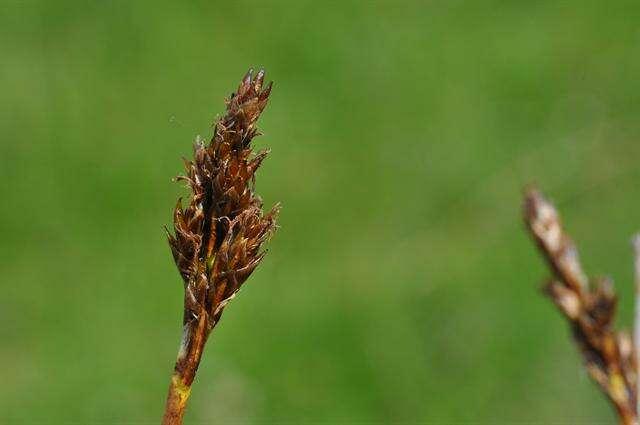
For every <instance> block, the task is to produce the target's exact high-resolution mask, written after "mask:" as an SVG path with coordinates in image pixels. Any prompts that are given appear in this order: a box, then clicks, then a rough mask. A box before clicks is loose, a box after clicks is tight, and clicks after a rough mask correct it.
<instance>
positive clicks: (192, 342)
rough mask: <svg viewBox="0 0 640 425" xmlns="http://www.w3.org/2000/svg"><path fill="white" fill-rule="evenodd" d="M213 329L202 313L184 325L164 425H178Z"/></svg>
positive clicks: (204, 312)
mask: <svg viewBox="0 0 640 425" xmlns="http://www.w3.org/2000/svg"><path fill="white" fill-rule="evenodd" d="M211 329H213V326H212V325H211V324H210V322H209V316H208V314H207V312H206V311H205V310H204V309H202V310H201V311H200V314H199V317H198V318H197V319H194V320H191V321H189V322H187V323H186V324H185V325H184V330H183V334H182V342H181V344H180V351H179V352H178V359H177V360H176V366H175V369H174V372H173V375H171V382H170V384H169V394H168V395H167V404H166V408H165V412H164V417H163V419H162V424H163V425H181V424H182V418H183V417H184V412H185V409H186V406H187V400H189V395H190V394H191V385H192V384H193V380H194V379H195V377H196V372H197V371H198V365H199V364H200V359H201V358H202V351H203V350H204V345H205V343H206V342H207V338H208V337H209V333H210V332H211Z"/></svg>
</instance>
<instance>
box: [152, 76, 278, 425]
mask: <svg viewBox="0 0 640 425" xmlns="http://www.w3.org/2000/svg"><path fill="white" fill-rule="evenodd" d="M263 82H264V71H262V70H261V71H260V72H258V74H257V75H256V76H255V77H253V72H252V70H249V72H248V73H247V74H246V76H245V77H244V78H243V79H242V82H241V83H240V86H239V87H238V90H237V91H236V92H235V93H233V94H232V95H231V97H230V98H229V99H228V100H227V101H226V105H227V111H226V114H225V115H224V116H223V117H222V118H220V119H218V120H217V122H216V124H215V128H214V135H213V138H212V139H211V141H210V142H209V143H208V144H206V145H205V143H204V142H203V141H202V140H201V139H200V138H199V137H198V138H197V139H196V142H195V145H194V159H193V161H189V160H185V161H184V162H185V168H186V175H185V176H179V177H178V178H177V179H178V180H183V181H185V182H187V184H188V186H189V188H190V189H191V192H192V197H191V200H190V202H189V204H188V206H187V207H186V208H183V207H182V200H181V199H178V204H177V205H176V208H175V211H174V214H173V229H174V234H173V235H172V234H171V233H170V232H168V231H167V237H168V239H169V245H170V246H171V252H172V253H173V258H174V260H175V263H176V265H177V267H178V271H179V272H180V275H181V276H182V280H183V281H184V318H183V325H184V329H183V336H182V343H181V345H180V351H179V353H178V359H177V361H176V365H175V371H174V373H173V376H172V378H171V384H170V386H169V395H168V397H167V406H166V411H165V415H164V419H163V424H165V425H169V424H172V425H174V424H181V423H182V418H183V415H184V410H185V405H186V402H187V399H188V397H189V394H190V391H191V385H192V383H193V380H194V378H195V374H196V371H197V370H198V365H199V363H200V358H201V356H202V351H203V349H204V345H205V343H206V341H207V338H208V336H209V334H210V332H211V330H212V329H213V328H214V327H215V325H216V324H217V323H218V321H219V320H220V316H221V315H222V312H223V310H224V307H225V306H226V305H227V303H228V302H229V301H230V300H231V299H232V298H233V297H234V296H235V294H236V293H237V292H238V290H239V289H240V287H241V286H242V284H243V283H244V282H245V281H246V280H247V278H248V277H249V275H251V273H252V272H253V271H254V270H255V268H256V267H257V266H258V264H260V261H261V260H262V258H263V257H264V255H265V251H262V250H261V247H262V244H263V243H264V242H265V241H266V240H267V239H268V238H269V237H270V236H271V234H272V233H273V231H274V230H275V228H276V224H275V220H276V215H277V213H278V210H279V206H278V205H276V206H275V207H274V208H273V209H272V210H271V211H270V212H269V213H267V214H265V213H264V212H263V210H262V199H260V197H259V196H258V195H256V194H255V192H254V186H255V173H256V170H257V169H258V168H259V167H260V164H261V163H262V161H263V160H264V158H265V157H266V156H267V153H268V152H267V151H266V150H263V151H261V152H260V153H258V154H254V153H253V151H252V149H251V141H252V139H253V138H254V137H256V136H258V135H259V133H258V130H257V128H256V121H257V120H258V117H259V116H260V113H261V112H262V111H263V109H264V108H265V106H266V105H267V100H268V97H269V93H270V92H271V83H269V85H267V86H266V87H265V88H263Z"/></svg>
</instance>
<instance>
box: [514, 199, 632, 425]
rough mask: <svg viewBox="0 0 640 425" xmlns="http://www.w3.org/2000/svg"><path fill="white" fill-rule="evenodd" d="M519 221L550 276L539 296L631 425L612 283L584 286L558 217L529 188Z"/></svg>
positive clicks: (627, 341)
mask: <svg viewBox="0 0 640 425" xmlns="http://www.w3.org/2000/svg"><path fill="white" fill-rule="evenodd" d="M524 219H525V223H526V225H527V227H528V229H529V232H530V233H531V235H532V236H533V238H534V239H535V241H536V243H537V244H538V247H539V248H540V251H541V252H542V254H543V255H544V256H545V258H546V260H547V262H548V264H549V267H550V269H551V271H552V273H553V278H551V279H550V280H549V282H548V283H547V285H546V287H545V292H546V294H547V295H548V296H549V297H550V298H551V300H552V301H553V302H554V303H555V304H556V306H557V307H558V309H559V310H560V311H561V312H562V314H563V315H564V316H565V318H566V319H567V321H568V322H569V325H570V327H571V330H572V333H573V337H574V339H575V341H576V343H577V345H578V347H579V348H580V352H581V354H582V358H583V361H584V363H585V366H586V368H587V371H588V372H589V375H590V376H591V378H592V379H593V380H594V381H595V382H597V383H598V385H599V386H600V388H601V389H602V391H603V392H604V393H605V394H606V395H607V397H608V398H609V400H610V401H611V403H612V404H613V406H614V407H615V409H616V412H617V413H618V417H619V420H620V423H621V424H625V425H630V424H637V420H638V419H637V418H638V416H637V411H636V362H635V356H634V348H633V344H632V341H631V338H630V337H629V335H627V334H626V333H621V332H616V331H615V329H614V328H613V320H614V317H615V313H616V304H617V297H616V295H615V293H614V292H613V283H612V281H611V280H610V279H606V278H602V279H595V282H594V283H595V285H592V284H590V281H589V278H587V276H586V274H585V273H584V272H583V271H582V266H581V265H580V261H579V259H578V251H577V250H576V247H575V245H574V243H573V241H572V240H571V238H569V236H568V235H567V234H566V233H565V231H564V229H563V227H562V223H561V221H560V217H559V215H558V212H557V211H556V209H555V207H554V206H553V205H552V204H551V203H550V202H549V201H547V200H546V199H545V198H544V197H543V196H542V194H541V193H540V192H539V191H538V190H536V189H534V188H530V189H529V190H527V192H526V195H525V202H524Z"/></svg>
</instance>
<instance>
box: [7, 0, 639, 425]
mask: <svg viewBox="0 0 640 425" xmlns="http://www.w3.org/2000/svg"><path fill="white" fill-rule="evenodd" d="M639 19H640V4H639V3H638V2H637V1H614V2H609V1H607V2H605V1H600V2H583V1H578V0H575V1H562V2H557V1H541V2H519V1H514V2H506V1H483V2H480V1H478V2H474V1H467V2H462V1H425V2H415V3H412V2H391V1H389V2H374V1H371V2H369V1H335V2H318V1H311V2H307V1H291V2H276V3H267V2H258V1H255V2H252V1H241V2H235V1H231V2H188V3H187V2H185V3H180V2H166V3H162V4H161V3H158V2H131V3H130V2H125V1H117V2H116V1H111V2H109V1H104V2H99V1H90V2H88V1H78V2H58V1H55V2H54V1H44V0H43V1H41V2H35V1H24V2H23V1H13V0H8V1H7V0H5V1H3V2H2V3H1V4H0V37H1V40H0V58H1V60H0V63H1V66H0V117H1V119H0V126H1V127H0V131H1V137H2V142H1V144H0V158H1V162H0V181H1V182H2V183H1V186H0V195H1V199H2V206H1V207H0V230H1V231H2V242H1V243H0V278H1V296H0V341H1V342H0V364H2V374H1V375H2V377H1V378H0V381H1V382H2V384H1V385H0V422H2V423H7V424H9V423H11V424H13V423H74V424H84V423H100V424H106V423H128V424H142V423H145V424H146V423H158V422H159V421H160V418H161V416H162V411H163V407H164V401H165V395H166V388H167V385H168V381H169V375H170V372H171V370H172V367H173V364H174V360H175V356H176V353H177V349H178V343H179V338H180V332H181V317H182V309H181V303H182V285H181V281H180V278H179V276H178V274H177V272H176V270H175V267H174V265H173V263H172V259H171V255H170V252H169V248H168V246H167V243H166V240H165V236H164V234H163V231H162V226H163V225H164V224H166V223H169V222H170V221H171V210H172V207H173V205H174V202H175V200H176V198H177V197H178V196H179V195H181V194H183V193H184V189H182V188H181V187H180V185H177V184H174V183H172V182H171V178H172V177H173V176H174V175H176V174H177V173H179V172H181V160H180V157H181V156H188V155H190V154H191V143H192V141H193V140H194V138H195V136H196V134H202V135H205V136H208V135H209V134H210V131H211V127H210V125H211V123H212V122H213V120H214V119H215V116H216V114H219V113H221V112H222V111H223V99H224V98H225V97H226V96H227V95H228V94H229V93H230V92H231V91H232V90H233V89H234V88H235V87H236V86H237V84H238V82H239V80H240V78H241V77H242V75H243V74H244V72H245V71H246V70H247V68H249V67H250V66H255V67H261V66H262V67H265V68H266V70H267V77H268V79H273V80H274V81H275V85H274V91H273V93H272V100H271V103H270V105H269V107H268V108H267V110H266V111H265V113H264V116H263V118H262V120H261V128H262V130H263V132H264V133H265V136H263V137H261V138H259V139H257V140H256V142H257V146H258V147H260V148H261V147H270V148H271V149H272V154H271V156H270V157H269V159H268V160H267V161H266V162H265V163H264V164H263V167H262V169H261V172H260V174H259V176H258V192H259V193H260V194H262V195H263V197H264V199H265V202H266V204H267V206H270V205H272V204H273V203H275V202H276V201H282V203H283V206H284V209H283V212H282V215H281V219H280V225H281V228H280V230H279V231H278V233H277V235H276V236H275V238H274V240H273V241H272V243H271V244H270V253H269V255H268V257H267V259H266V260H265V262H264V263H263V265H262V266H261V267H260V268H259V269H258V271H257V272H256V273H255V274H254V275H253V276H252V278H251V279H250V280H249V282H248V283H247V286H245V287H244V289H243V291H242V292H241V294H240V296H239V297H238V298H237V299H236V300H235V301H233V303H232V304H231V305H230V306H229V307H228V308H227V310H226V312H225V315H224V318H223V320H222V322H221V324H220V326H218V327H217V328H216V330H215V332H214V334H213V336H212V338H211V339H210V342H209V344H208V347H207V350H206V353H205V356H204V360H203V363H202V365H201V367H200V371H199V375H198V377H197V380H196V384H195V387H194V390H193V395H192V400H191V403H190V406H189V410H188V413H187V418H186V419H187V422H188V423H193V424H209V423H214V424H253V423H255V424H272V423H287V424H299V423H300V424H333V423H345V424H369V423H407V424H413V423H514V422H521V423H601V422H608V423H611V422H613V421H614V415H613V413H612V411H611V409H610V408H609V406H608V404H607V402H606V401H605V400H604V398H603V397H602V396H601V394H600V393H599V392H598V389H597V388H596V387H595V386H594V385H593V384H592V383H591V382H590V381H589V379H588V377H587V375H586V373H585V372H584V371H583V370H582V369H581V367H580V363H579V357H578V355H577V352H576V350H575V348H574V347H573V346H572V344H571V342H570V339H569V338H568V332H567V327H566V325H565V323H564V322H563V320H561V318H560V316H559V314H558V313H557V312H556V311H555V309H554V307H553V306H552V305H551V303H550V302H549V301H547V300H545V299H544V298H543V297H542V296H541V294H540V291H539V285H540V283H541V281H542V279H543V278H544V277H545V276H546V274H547V272H546V270H545V268H544V266H543V263H542V261H541V259H540V257H539V255H538V254H537V253H536V251H535V250H534V248H533V246H532V244H531V243H530V241H529V239H528V237H527V235H526V234H525V233H524V231H523V226H522V223H521V213H520V203H521V194H522V188H523V186H524V185H525V184H526V183H528V182H531V181H536V182H538V183H539V185H540V186H541V188H542V189H543V190H544V191H545V192H546V193H547V194H548V195H549V196H550V197H551V198H552V199H553V200H554V201H555V202H556V203H557V205H558V207H559V208H560V210H561V212H562V213H563V216H564V218H565V221H566V222H567V224H568V229H569V231H570V232H571V233H572V234H573V235H575V237H576V239H577V242H578V244H579V247H580V249H581V253H582V258H583V260H584V263H585V264H586V268H587V270H588V271H589V272H590V273H592V274H602V273H610V274H612V275H613V276H614V277H615V278H616V279H617V282H618V285H617V288H618V291H619V293H620V294H621V297H622V302H621V309H620V312H619V320H618V324H619V325H621V326H624V327H628V326H629V325H630V322H631V315H632V301H631V300H632V284H631V282H632V255H631V248H630V243H629V242H630V237H631V235H632V233H634V232H636V231H637V230H639V229H640V214H639V213H638V211H640V197H639V194H640V191H639V189H638V181H639V179H640V167H638V163H639V158H640V145H639V144H638V133H639V131H640V121H639V119H638V104H639V102H640V26H639V25H638V22H639Z"/></svg>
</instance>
